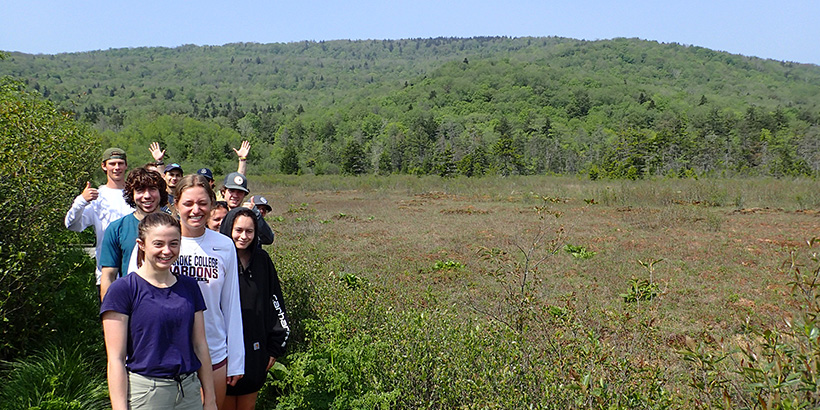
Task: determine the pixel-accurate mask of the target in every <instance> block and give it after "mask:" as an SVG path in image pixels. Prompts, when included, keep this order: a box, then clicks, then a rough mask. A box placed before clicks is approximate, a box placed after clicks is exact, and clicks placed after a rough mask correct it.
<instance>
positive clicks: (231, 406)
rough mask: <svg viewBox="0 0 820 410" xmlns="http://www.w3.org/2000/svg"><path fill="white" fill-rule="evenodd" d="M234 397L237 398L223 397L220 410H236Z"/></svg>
mask: <svg viewBox="0 0 820 410" xmlns="http://www.w3.org/2000/svg"><path fill="white" fill-rule="evenodd" d="M236 397H237V396H225V401H223V402H222V408H221V410H236Z"/></svg>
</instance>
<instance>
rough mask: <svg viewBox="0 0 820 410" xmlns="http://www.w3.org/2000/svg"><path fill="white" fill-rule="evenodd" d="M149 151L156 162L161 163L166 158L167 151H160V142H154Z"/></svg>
mask: <svg viewBox="0 0 820 410" xmlns="http://www.w3.org/2000/svg"><path fill="white" fill-rule="evenodd" d="M148 150H149V151H151V156H152V157H154V161H155V162H160V161H162V159H163V158H165V150H164V149H160V147H159V143H158V142H152V143H151V146H150V147H148Z"/></svg>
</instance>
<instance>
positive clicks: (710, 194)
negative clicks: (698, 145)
mask: <svg viewBox="0 0 820 410" xmlns="http://www.w3.org/2000/svg"><path fill="white" fill-rule="evenodd" d="M816 183H817V182H816V181H815V180H814V179H810V178H781V179H777V178H770V177H749V178H703V179H677V178H673V179H647V180H638V181H629V180H624V181H621V180H597V181H590V180H587V179H585V178H583V177H581V176H511V177H499V176H489V177H481V178H466V177H455V178H440V177H437V176H421V177H419V176H412V175H390V176H378V175H363V176H358V177H349V176H340V175H320V176H316V175H300V176H293V175H268V176H253V177H251V188H252V190H253V191H254V192H262V193H277V192H280V193H281V192H282V191H283V190H284V191H288V190H299V191H308V192H310V191H346V190H361V191H380V190H385V191H392V192H402V193H405V194H408V195H416V194H422V193H426V192H431V191H442V192H446V193H449V194H454V195H461V196H465V197H469V198H473V199H478V198H482V197H488V198H492V199H499V198H521V197H524V196H528V195H531V194H532V193H536V194H541V195H550V196H553V197H561V198H567V199H574V200H576V201H581V200H583V199H592V200H595V201H596V202H597V203H603V204H605V205H616V206H666V205H669V204H674V203H680V204H699V205H705V206H714V207H732V208H750V207H761V208H763V207H773V208H784V209H786V210H797V209H818V208H820V190H817V188H816Z"/></svg>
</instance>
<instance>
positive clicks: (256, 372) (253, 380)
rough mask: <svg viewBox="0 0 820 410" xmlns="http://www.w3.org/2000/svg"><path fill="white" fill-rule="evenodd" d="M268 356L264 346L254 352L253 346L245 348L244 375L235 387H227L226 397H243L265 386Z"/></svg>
mask: <svg viewBox="0 0 820 410" xmlns="http://www.w3.org/2000/svg"><path fill="white" fill-rule="evenodd" d="M268 360H270V356H269V355H268V351H267V350H266V349H265V348H264V346H259V348H258V349H256V350H254V348H253V346H245V375H244V376H242V378H241V379H239V381H238V382H236V386H230V385H229V386H228V390H227V395H228V396H243V395H246V394H251V393H254V392H258V391H259V389H261V388H262V386H264V385H265V380H267V377H268V372H267V369H266V368H267V367H268Z"/></svg>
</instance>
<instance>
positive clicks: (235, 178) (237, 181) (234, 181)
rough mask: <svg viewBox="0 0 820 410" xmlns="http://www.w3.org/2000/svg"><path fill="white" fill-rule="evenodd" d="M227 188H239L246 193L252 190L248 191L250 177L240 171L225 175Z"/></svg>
mask: <svg viewBox="0 0 820 410" xmlns="http://www.w3.org/2000/svg"><path fill="white" fill-rule="evenodd" d="M225 188H228V189H238V190H240V191H245V193H248V192H251V191H248V179H247V178H245V176H244V175H242V174H240V173H238V172H231V173H230V174H228V176H226V177H225Z"/></svg>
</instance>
